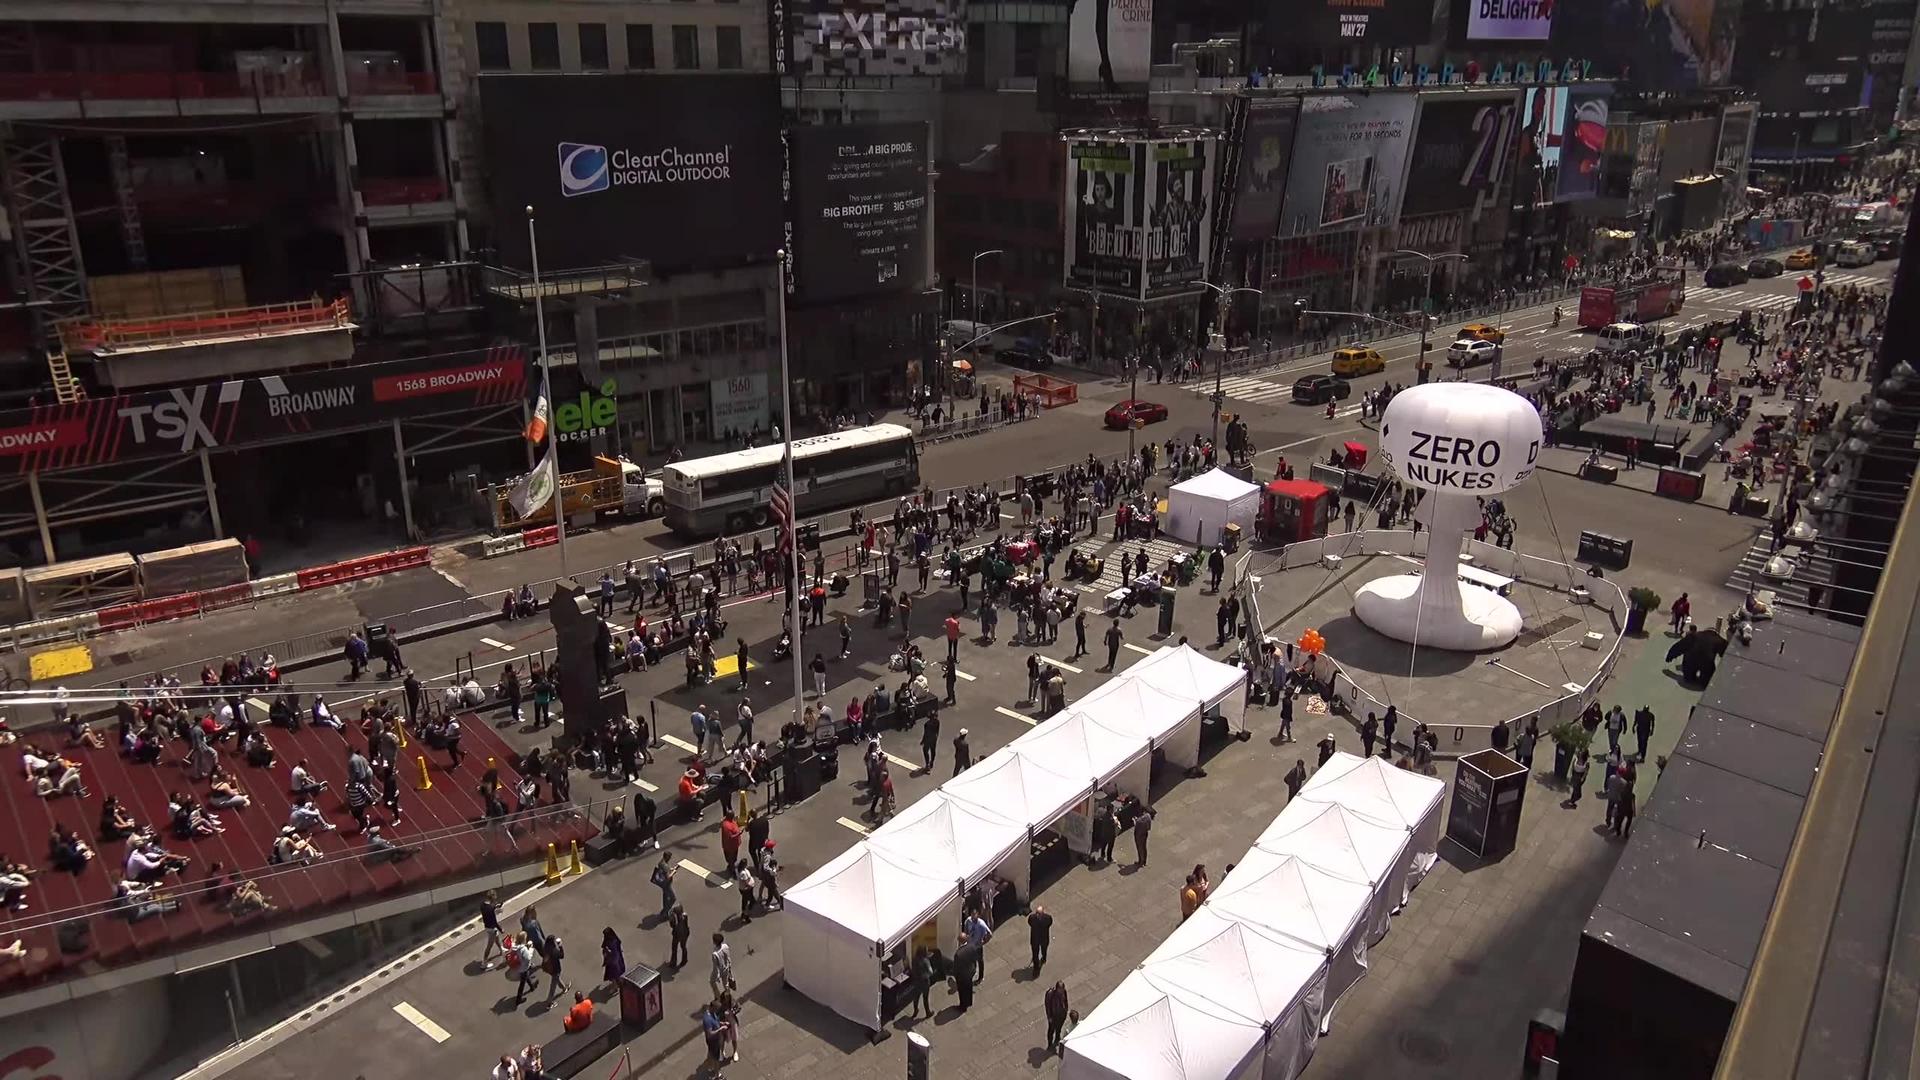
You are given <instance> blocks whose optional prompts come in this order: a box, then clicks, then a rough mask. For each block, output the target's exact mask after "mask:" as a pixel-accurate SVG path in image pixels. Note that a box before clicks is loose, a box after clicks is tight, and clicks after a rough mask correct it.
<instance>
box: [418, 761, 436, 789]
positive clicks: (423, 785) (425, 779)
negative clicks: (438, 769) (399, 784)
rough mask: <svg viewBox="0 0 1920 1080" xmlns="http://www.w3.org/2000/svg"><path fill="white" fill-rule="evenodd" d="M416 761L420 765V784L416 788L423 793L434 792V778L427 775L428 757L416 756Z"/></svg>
mask: <svg viewBox="0 0 1920 1080" xmlns="http://www.w3.org/2000/svg"><path fill="white" fill-rule="evenodd" d="M414 760H415V761H418V762H419V763H420V782H419V783H418V784H417V785H415V786H417V787H418V788H419V789H420V790H421V791H432V790H433V777H431V776H428V775H427V755H425V754H419V755H416V756H415V757H414Z"/></svg>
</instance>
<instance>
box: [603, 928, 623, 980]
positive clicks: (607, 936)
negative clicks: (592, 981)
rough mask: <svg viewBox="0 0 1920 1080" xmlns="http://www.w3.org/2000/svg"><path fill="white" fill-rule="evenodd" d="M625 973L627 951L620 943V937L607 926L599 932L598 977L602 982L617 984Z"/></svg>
mask: <svg viewBox="0 0 1920 1080" xmlns="http://www.w3.org/2000/svg"><path fill="white" fill-rule="evenodd" d="M626 973H627V950H626V946H624V945H622V944H621V942H620V935H619V934H616V933H614V932H613V927H611V926H608V927H605V928H603V929H602V930H601V931H600V977H601V980H602V981H604V982H609V983H616V984H617V983H618V982H619V981H620V976H622V975H625V974H626Z"/></svg>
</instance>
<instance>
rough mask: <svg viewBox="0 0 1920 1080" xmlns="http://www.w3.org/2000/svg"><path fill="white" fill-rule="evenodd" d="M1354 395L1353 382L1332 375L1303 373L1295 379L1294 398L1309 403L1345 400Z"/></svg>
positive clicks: (1321, 403)
mask: <svg viewBox="0 0 1920 1080" xmlns="http://www.w3.org/2000/svg"><path fill="white" fill-rule="evenodd" d="M1351 396H1353V384H1352V383H1349V382H1347V381H1346V380H1344V379H1336V378H1334V377H1333V376H1332V375H1303V376H1301V377H1300V378H1298V379H1295V380H1294V381H1293V400H1295V401H1300V402H1305V403H1306V404H1308V405H1323V404H1325V403H1327V402H1329V401H1345V400H1346V399H1347V398H1349V397H1351Z"/></svg>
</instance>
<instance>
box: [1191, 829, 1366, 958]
mask: <svg viewBox="0 0 1920 1080" xmlns="http://www.w3.org/2000/svg"><path fill="white" fill-rule="evenodd" d="M1372 903H1373V888H1372V886H1370V885H1368V884H1367V883H1366V882H1364V881H1355V880H1353V879H1351V878H1343V877H1338V876H1336V875H1334V874H1331V873H1329V872H1327V871H1325V870H1322V869H1320V868H1319V867H1317V866H1314V865H1313V864H1312V863H1309V862H1307V861H1306V860H1305V859H1300V858H1297V857H1295V856H1292V855H1275V854H1274V853H1272V852H1270V851H1262V850H1260V849H1259V848H1254V849H1252V850H1251V851H1248V852H1247V857H1246V858H1245V859H1243V860H1241V862H1240V863H1239V865H1237V866H1235V867H1234V868H1233V873H1231V874H1228V875H1227V876H1226V879H1225V880H1223V881H1222V882H1221V883H1220V884H1219V885H1218V886H1217V887H1216V888H1215V889H1214V891H1213V894H1212V895H1211V896H1208V897H1207V904H1208V906H1209V907H1211V908H1213V910H1214V911H1215V913H1217V914H1219V915H1221V916H1224V917H1227V918H1230V919H1236V920H1238V921H1240V922H1248V923H1252V924H1254V925H1255V926H1263V927H1266V928H1267V929H1269V930H1272V931H1275V932H1277V933H1280V934H1283V935H1286V936H1288V937H1292V938H1296V939H1298V940H1300V941H1303V942H1305V943H1306V944H1308V945H1311V946H1313V947H1315V948H1318V949H1325V950H1336V949H1340V948H1343V947H1344V945H1345V943H1346V941H1347V939H1348V937H1349V935H1350V934H1351V932H1352V930H1353V928H1354V926H1355V924H1356V923H1358V922H1359V921H1360V919H1361V918H1362V917H1363V916H1364V915H1365V914H1366V912H1367V909H1368V908H1369V907H1370V906H1371V905H1372Z"/></svg>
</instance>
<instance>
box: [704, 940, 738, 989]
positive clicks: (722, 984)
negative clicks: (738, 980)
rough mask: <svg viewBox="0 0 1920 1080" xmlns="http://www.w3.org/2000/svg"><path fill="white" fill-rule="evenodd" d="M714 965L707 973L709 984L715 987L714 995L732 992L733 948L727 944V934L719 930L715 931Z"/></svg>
mask: <svg viewBox="0 0 1920 1080" xmlns="http://www.w3.org/2000/svg"><path fill="white" fill-rule="evenodd" d="M712 959H713V967H712V970H711V971H709V972H708V974H707V984H708V985H709V986H711V987H712V988H713V996H714V997H716V998H718V997H719V996H720V995H722V994H726V993H730V992H732V990H733V988H734V981H733V950H732V949H731V948H729V947H728V946H727V935H725V934H723V933H721V932H720V931H718V930H715V931H714V932H713V953H712Z"/></svg>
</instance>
